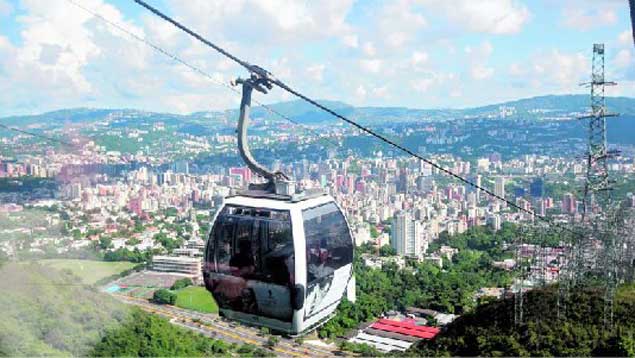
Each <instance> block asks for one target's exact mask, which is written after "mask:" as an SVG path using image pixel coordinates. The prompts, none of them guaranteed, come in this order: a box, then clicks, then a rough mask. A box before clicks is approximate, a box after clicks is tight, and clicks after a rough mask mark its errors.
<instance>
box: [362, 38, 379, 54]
mask: <svg viewBox="0 0 635 358" xmlns="http://www.w3.org/2000/svg"><path fill="white" fill-rule="evenodd" d="M362 50H363V51H364V54H365V55H366V56H368V57H373V56H375V55H376V54H377V49H376V48H375V45H373V43H372V42H370V41H367V42H366V43H364V46H363V47H362Z"/></svg>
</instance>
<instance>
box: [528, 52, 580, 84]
mask: <svg viewBox="0 0 635 358" xmlns="http://www.w3.org/2000/svg"><path fill="white" fill-rule="evenodd" d="M533 70H534V71H533V72H534V73H533V75H534V76H537V77H536V78H540V80H541V82H542V83H543V84H544V85H547V86H551V87H555V88H558V89H561V90H564V91H568V92H571V91H573V89H575V88H577V87H578V84H579V83H580V82H582V81H584V80H586V79H587V77H589V76H590V72H591V67H590V61H589V59H588V56H587V55H586V54H583V53H563V52H560V51H559V50H553V51H551V52H550V53H547V54H543V55H541V56H538V57H537V58H535V59H534V60H533Z"/></svg>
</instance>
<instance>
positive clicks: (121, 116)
mask: <svg viewBox="0 0 635 358" xmlns="http://www.w3.org/2000/svg"><path fill="white" fill-rule="evenodd" d="M589 101H590V99H589V96H588V95H547V96H539V97H532V98H525V99H519V100H516V101H509V102H503V103H496V104H491V105H486V106H481V107H474V108H463V109H420V108H405V107H354V106H351V105H349V104H346V103H343V102H337V101H325V100H321V101H319V102H320V103H321V104H323V105H325V106H327V107H329V108H332V109H334V110H336V111H338V112H339V113H341V114H343V115H345V116H350V117H352V118H355V119H357V120H359V121H360V122H362V123H376V122H378V121H379V122H381V121H391V122H411V121H422V120H445V119H452V118H463V117H465V116H476V117H478V116H486V115H488V114H492V113H496V112H498V109H499V107H501V106H503V107H515V108H516V111H517V116H520V117H522V116H524V115H526V114H527V113H529V111H532V110H535V109H542V110H545V111H546V112H547V113H552V114H553V113H556V114H557V113H569V112H584V111H586V110H587V109H588V107H589V104H590V102H589ZM606 102H607V106H608V107H609V108H610V110H611V111H613V112H618V113H621V114H630V115H635V98H628V97H607V100H606ZM269 107H271V108H272V109H273V110H275V111H277V112H279V113H282V114H284V115H285V116H288V117H290V118H292V119H293V120H295V121H298V122H301V123H305V124H329V123H332V122H335V121H337V119H335V118H333V117H332V116H330V115H329V114H327V113H325V112H323V111H321V110H319V109H317V108H315V107H313V106H312V105H310V104H308V103H306V102H304V101H301V100H293V101H287V102H279V103H273V104H271V105H269ZM266 115H268V112H267V111H266V110H265V109H264V108H262V107H260V106H254V107H253V108H252V116H253V117H254V118H257V117H262V116H266ZM237 116H238V108H228V109H226V110H224V111H207V112H194V113H191V114H188V115H179V114H172V113H157V112H145V111H139V110H134V109H98V108H74V109H62V110H57V111H52V112H47V113H42V114H37V115H24V116H11V117H4V118H0V123H3V124H6V125H13V126H18V127H29V126H30V127H41V128H57V127H61V126H64V125H68V124H74V123H90V122H98V121H103V120H114V122H115V123H118V124H119V126H121V125H125V124H134V123H138V122H144V123H153V122H159V121H161V122H164V123H166V124H179V125H196V124H198V125H200V124H201V123H203V124H205V123H210V122H212V123H216V122H217V121H218V120H219V119H221V118H223V117H228V118H234V117H237ZM510 118H511V119H514V118H515V117H514V116H511V117H510Z"/></svg>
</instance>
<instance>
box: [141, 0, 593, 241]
mask: <svg viewBox="0 0 635 358" xmlns="http://www.w3.org/2000/svg"><path fill="white" fill-rule="evenodd" d="M133 1H134V2H135V3H137V4H139V5H140V6H142V7H144V8H145V9H147V10H149V11H150V12H152V13H153V14H155V15H156V16H158V17H160V18H162V19H163V20H165V21H167V22H169V23H171V24H172V25H174V26H175V27H177V28H178V29H180V30H182V31H184V32H185V33H187V34H188V35H190V36H192V37H193V38H195V39H197V40H198V41H200V42H201V43H203V44H205V45H207V46H209V47H211V48H213V49H214V50H216V51H218V52H219V53H220V54H222V55H224V56H225V57H227V58H229V59H230V60H232V61H234V62H236V63H237V64H239V65H241V66H242V67H244V68H245V69H247V70H248V71H250V72H256V73H257V74H259V75H261V76H266V77H268V78H269V79H270V81H271V83H273V84H275V85H276V86H278V87H280V88H281V89H283V90H284V91H286V92H288V93H290V94H293V95H294V96H296V97H298V98H300V99H302V100H304V101H306V102H307V103H309V104H311V105H313V106H315V107H317V108H319V109H321V110H323V111H325V112H327V113H329V114H331V115H332V116H334V117H336V118H338V119H340V120H342V121H344V122H346V123H348V124H350V125H352V126H354V127H355V128H357V129H359V130H361V131H363V132H365V133H367V134H369V135H371V136H373V137H375V138H377V139H379V140H380V141H382V142H384V143H386V144H388V145H390V146H392V147H395V148H397V149H399V150H401V151H402V152H404V153H406V154H408V155H410V156H412V157H414V158H417V159H419V160H420V161H422V162H424V163H426V164H429V165H430V166H432V167H434V168H436V169H437V170H439V171H441V172H443V173H445V174H447V175H449V176H451V177H453V178H455V179H457V180H459V181H461V182H463V183H465V184H467V185H470V186H472V187H473V188H475V189H477V190H480V191H482V192H484V193H486V194H487V195H489V196H491V197H493V198H495V199H497V200H500V201H502V202H505V203H507V204H508V205H509V206H510V207H513V208H515V209H517V210H519V211H522V212H525V213H527V214H529V215H531V216H532V217H534V218H537V219H538V220H541V221H544V222H546V223H548V224H549V225H550V226H556V227H558V228H560V229H561V230H564V231H569V232H571V233H574V234H576V235H581V234H579V233H577V232H575V231H574V230H572V229H570V228H568V227H565V226H562V225H558V224H557V223H555V222H553V221H552V220H551V219H549V218H547V217H546V216H543V215H539V214H537V213H535V212H534V211H532V210H528V209H525V208H523V207H521V206H519V205H517V204H516V203H514V202H512V201H510V200H507V199H505V198H504V197H502V196H500V195H497V194H496V193H494V192H492V191H491V190H489V189H487V188H484V187H482V186H480V185H477V184H476V183H474V182H472V181H470V180H468V179H466V178H463V177H462V176H460V175H458V174H456V173H454V172H452V171H451V170H449V169H446V168H444V167H442V166H441V165H439V164H437V163H435V162H434V161H432V160H430V159H427V158H425V157H423V156H421V155H419V154H417V153H415V152H414V151H412V150H411V149H408V148H407V147H405V146H403V145H401V144H399V143H396V142H395V141H393V140H390V139H388V138H387V137H385V136H383V135H381V134H379V133H377V132H375V131H373V130H372V129H369V128H367V127H365V126H363V125H361V124H359V123H357V122H355V121H353V120H351V119H349V118H346V117H344V116H343V115H341V114H339V113H337V112H335V111H334V110H332V109H330V108H328V107H326V106H324V105H322V104H320V103H318V102H317V101H315V100H313V99H311V98H309V97H308V96H306V95H303V94H302V93H300V92H298V91H297V90H294V89H293V88H291V87H290V86H288V85H287V84H285V83H284V82H282V81H281V80H279V79H276V78H275V77H274V76H273V74H271V72H269V71H266V70H264V69H262V68H261V67H258V66H254V65H251V64H250V63H249V62H247V61H244V60H242V59H240V58H238V57H237V56H234V55H232V54H231V53H229V52H228V51H227V50H225V49H223V48H222V47H220V46H218V45H216V44H214V43H212V42H211V41H209V40H207V39H205V38H204V37H203V36H202V35H200V34H198V33H197V32H195V31H194V30H191V29H190V28H188V27H186V26H185V25H183V24H181V23H180V22H178V21H176V20H175V19H173V18H171V17H170V16H168V15H166V14H164V13H163V12H161V11H159V10H158V9H156V8H154V7H152V6H151V5H149V4H148V3H146V2H145V1H143V0H133Z"/></svg>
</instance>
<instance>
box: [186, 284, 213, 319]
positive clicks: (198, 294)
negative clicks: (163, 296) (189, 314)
mask: <svg viewBox="0 0 635 358" xmlns="http://www.w3.org/2000/svg"><path fill="white" fill-rule="evenodd" d="M176 294H177V298H176V306H177V307H181V308H187V309H191V310H195V311H199V312H204V313H216V312H218V305H217V304H216V302H215V301H214V298H213V297H212V294H211V293H209V292H208V291H207V290H206V289H205V287H199V286H190V287H186V288H183V289H180V290H178V291H176Z"/></svg>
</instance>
